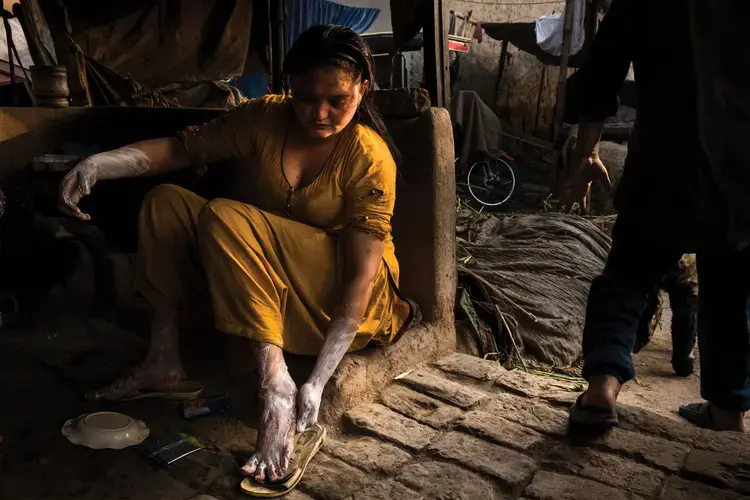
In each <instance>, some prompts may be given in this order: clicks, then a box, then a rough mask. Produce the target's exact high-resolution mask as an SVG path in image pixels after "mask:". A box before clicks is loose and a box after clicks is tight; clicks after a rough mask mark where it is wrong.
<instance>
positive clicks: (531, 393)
mask: <svg viewBox="0 0 750 500" xmlns="http://www.w3.org/2000/svg"><path fill="white" fill-rule="evenodd" d="M495 384H496V385H497V386H498V387H500V388H502V389H504V390H507V391H510V392H513V393H516V394H520V395H521V396H526V397H530V398H545V399H550V398H552V397H557V399H561V397H562V399H564V400H565V402H567V400H568V399H571V400H572V401H575V397H576V392H577V391H576V389H575V388H576V384H574V383H570V382H563V381H561V380H557V379H554V378H552V377H542V376H539V375H532V374H530V373H526V372H524V371H521V370H510V371H506V372H505V373H503V374H502V375H501V376H500V377H498V378H497V380H495ZM563 396H564V397H563Z"/></svg>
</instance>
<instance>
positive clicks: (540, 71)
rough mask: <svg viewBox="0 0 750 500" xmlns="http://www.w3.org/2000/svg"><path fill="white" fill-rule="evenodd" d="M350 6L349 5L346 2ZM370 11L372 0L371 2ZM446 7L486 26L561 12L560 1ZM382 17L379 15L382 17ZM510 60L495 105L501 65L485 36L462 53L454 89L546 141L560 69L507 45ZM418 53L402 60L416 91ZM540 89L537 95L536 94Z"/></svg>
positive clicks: (486, 1) (503, 0)
mask: <svg viewBox="0 0 750 500" xmlns="http://www.w3.org/2000/svg"><path fill="white" fill-rule="evenodd" d="M348 1H350V2H351V1H354V0H348ZM371 3H372V4H373V6H377V7H380V6H379V5H374V3H376V0H372V1H371ZM447 3H448V8H449V9H450V10H453V11H456V12H458V13H462V14H465V13H467V12H468V11H470V10H471V11H472V20H474V21H480V22H481V21H485V22H531V21H533V20H534V19H536V18H538V17H540V16H544V15H549V14H553V13H555V12H561V11H562V10H563V7H564V6H565V2H564V1H559V2H555V1H544V2H541V1H539V0H497V1H493V0H482V1H481V2H480V1H461V0H449V1H448V2H447ZM382 15H383V14H381V16H382ZM508 48H509V51H508V53H509V59H508V60H507V62H506V65H505V72H504V74H503V81H502V82H501V85H500V89H499V92H498V93H497V96H498V98H497V102H496V101H495V94H496V92H495V86H496V83H497V74H498V69H499V63H500V49H501V42H498V41H496V40H493V39H491V38H489V37H487V36H485V37H484V40H483V41H482V42H481V43H480V42H479V41H477V40H474V41H473V43H472V46H471V51H470V52H469V53H468V54H462V55H461V57H462V60H461V69H460V72H459V78H458V82H457V83H456V87H455V89H456V90H474V91H476V92H477V93H479V96H480V97H481V98H482V100H484V101H485V102H486V103H487V104H488V105H489V106H490V107H492V108H493V109H495V110H496V111H497V112H498V114H499V115H500V116H501V118H503V119H505V120H508V121H509V122H510V126H511V127H512V128H513V129H514V130H517V131H522V132H525V133H527V134H532V135H535V136H538V137H541V138H544V139H548V138H549V136H550V129H551V124H552V119H553V108H554V105H555V93H556V86H557V79H558V74H559V69H558V68H557V67H554V66H549V67H546V68H545V66H544V65H543V64H542V63H540V62H539V61H538V60H537V59H536V58H535V57H534V56H531V55H529V54H526V53H524V52H520V51H519V50H518V49H516V48H515V47H514V46H513V45H509V47H508ZM422 65H423V56H422V53H421V52H413V53H410V54H408V55H407V67H408V71H409V84H410V86H412V87H417V86H419V84H420V82H421V81H422V79H423V67H422ZM540 89H541V90H540Z"/></svg>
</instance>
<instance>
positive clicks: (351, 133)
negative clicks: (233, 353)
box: [137, 96, 413, 355]
mask: <svg viewBox="0 0 750 500" xmlns="http://www.w3.org/2000/svg"><path fill="white" fill-rule="evenodd" d="M294 119H295V118H294V115H293V113H292V109H291V103H290V101H289V99H288V98H287V97H284V96H267V97H264V98H261V99H253V100H250V101H248V102H246V103H245V104H243V105H241V106H239V107H237V108H235V109H234V110H232V111H229V112H228V113H226V114H224V115H223V116H222V117H220V118H217V119H216V120H214V121H212V122H210V123H207V124H205V125H203V126H200V127H191V128H189V129H187V130H185V131H184V132H182V133H180V134H179V136H178V137H179V139H180V141H181V142H182V144H183V145H184V147H185V151H187V154H188V156H189V158H190V160H191V162H192V163H193V165H195V166H202V165H207V164H210V163H214V162H217V161H221V160H229V159H243V160H244V161H246V164H247V165H248V166H247V167H246V168H245V169H244V170H243V181H242V191H243V193H246V195H243V199H246V200H248V201H251V203H252V204H249V203H243V202H240V201H234V200H229V199H216V200H212V201H207V200H205V199H203V198H201V197H199V196H198V195H196V194H194V193H192V192H190V191H187V190H185V189H182V188H179V187H177V186H172V185H163V186H159V187H157V188H156V189H154V190H153V191H152V192H151V193H149V195H148V196H147V197H146V199H145V200H144V203H143V206H142V209H141V214H140V221H139V249H138V256H139V258H138V264H137V286H138V289H139V290H140V291H141V293H143V295H144V296H145V297H146V299H147V300H149V302H150V303H152V304H156V303H162V304H163V303H165V301H166V302H167V303H170V304H173V305H175V306H177V307H181V308H183V309H186V308H192V307H195V298H196V297H197V296H200V295H201V292H202V291H203V290H205V289H206V288H207V289H208V290H209V292H210V297H211V305H212V309H213V318H214V322H215V325H216V328H217V329H218V330H220V331H223V332H226V333H229V334H233V335H240V336H243V337H247V338H249V339H252V340H255V341H258V342H269V343H272V344H275V345H278V346H280V347H281V348H283V349H284V350H285V351H287V352H290V353H293V354H302V355H315V354H317V353H318V351H319V350H320V348H321V346H322V344H323V341H324V339H325V333H326V330H327V326H328V323H329V321H330V315H331V313H332V311H333V308H334V307H335V306H336V305H337V301H338V300H339V296H338V293H339V291H340V288H341V281H342V275H341V273H342V269H343V267H342V259H343V255H342V249H341V245H340V242H339V239H340V238H339V235H340V233H341V232H342V231H343V230H344V229H345V228H347V227H352V226H353V227H354V228H355V229H356V230H358V231H363V232H366V233H369V234H371V235H373V236H376V237H377V238H379V239H381V240H383V241H384V242H385V253H384V255H383V262H382V264H381V266H380V270H379V272H378V275H377V278H376V281H375V285H374V288H373V292H372V297H371V299H370V303H369V305H368V307H367V312H366V314H365V318H364V321H363V322H362V325H361V327H360V329H359V333H358V334H357V336H356V338H355V340H354V342H353V343H352V345H351V348H350V351H353V350H359V349H362V348H363V347H365V345H367V343H368V342H370V341H371V340H372V341H374V342H377V343H383V344H387V343H390V342H393V341H394V340H395V339H397V337H398V335H399V334H400V332H401V331H402V329H403V328H404V327H405V326H407V325H406V324H407V323H408V322H409V321H411V320H412V319H413V311H412V307H411V306H410V304H409V303H408V302H407V301H406V300H404V299H403V298H402V297H401V296H400V294H399V292H398V289H397V287H398V278H399V267H398V261H397V260H396V255H395V249H394V245H393V239H392V237H391V217H392V215H393V207H394V202H395V192H396V165H395V163H394V160H393V157H392V156H391V153H390V151H389V149H388V147H387V145H386V144H385V142H384V141H383V140H382V139H381V138H380V137H379V136H378V135H377V134H376V133H375V132H374V131H373V130H371V129H370V128H368V127H366V126H363V125H359V124H356V123H352V124H351V125H349V126H348V127H347V128H346V129H345V130H344V131H343V132H341V134H342V135H341V137H340V138H339V140H338V142H337V145H336V147H335V149H334V151H333V153H332V154H331V156H330V158H329V159H328V162H327V163H326V165H325V167H324V168H323V170H322V172H321V173H320V175H319V176H318V177H317V178H316V179H315V180H314V181H313V182H312V183H311V184H309V185H307V186H305V187H301V188H299V189H296V190H294V189H292V188H291V187H290V185H289V183H288V182H287V179H286V177H285V176H284V172H283V170H282V166H281V155H282V151H283V144H284V140H285V137H286V134H287V131H288V127H289V126H290V125H291V123H292V122H291V120H294Z"/></svg>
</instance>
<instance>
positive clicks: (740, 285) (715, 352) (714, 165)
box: [680, 0, 750, 432]
mask: <svg viewBox="0 0 750 500" xmlns="http://www.w3.org/2000/svg"><path fill="white" fill-rule="evenodd" d="M688 5H689V8H690V28H691V35H692V41H693V47H694V51H695V72H696V75H697V83H698V85H697V91H698V129H699V133H700V144H701V146H702V147H703V149H704V150H705V152H706V157H707V159H708V165H707V170H708V172H709V173H710V175H711V176H712V177H713V178H714V179H715V180H716V184H717V186H718V191H719V194H720V199H721V200H722V203H723V207H724V210H725V218H726V220H727V222H728V232H727V235H726V237H725V238H724V239H721V240H719V241H718V242H717V243H718V245H715V246H714V247H713V248H711V249H710V250H709V251H707V252H706V253H705V254H699V255H698V275H699V280H700V294H699V295H700V301H701V315H700V319H699V323H700V326H699V333H698V339H699V340H698V342H699V343H698V349H699V352H700V359H701V396H703V398H704V399H705V400H706V402H703V403H691V404H687V405H684V406H682V407H680V415H682V416H683V417H685V418H686V419H688V420H690V421H691V422H693V423H694V424H696V425H698V426H701V427H706V428H711V429H719V430H735V431H742V432H744V430H745V425H744V417H745V412H747V411H748V410H750V247H749V246H748V244H749V243H750V148H748V144H747V141H748V137H750V90H749V89H748V82H750V60H748V55H747V54H746V53H745V51H743V50H738V47H744V46H745V45H746V33H747V28H746V26H745V24H746V22H747V20H748V19H750V3H748V2H746V1H744V0H722V1H721V2H706V1H703V0H688Z"/></svg>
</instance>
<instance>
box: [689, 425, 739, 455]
mask: <svg viewBox="0 0 750 500" xmlns="http://www.w3.org/2000/svg"><path fill="white" fill-rule="evenodd" d="M695 447H696V448H701V449H704V450H709V451H715V452H718V453H726V454H727V455H733V456H735V457H739V458H744V459H745V460H748V461H750V436H748V435H747V434H742V433H739V432H715V431H708V430H704V431H701V434H700V436H699V437H698V439H696V441H695Z"/></svg>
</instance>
